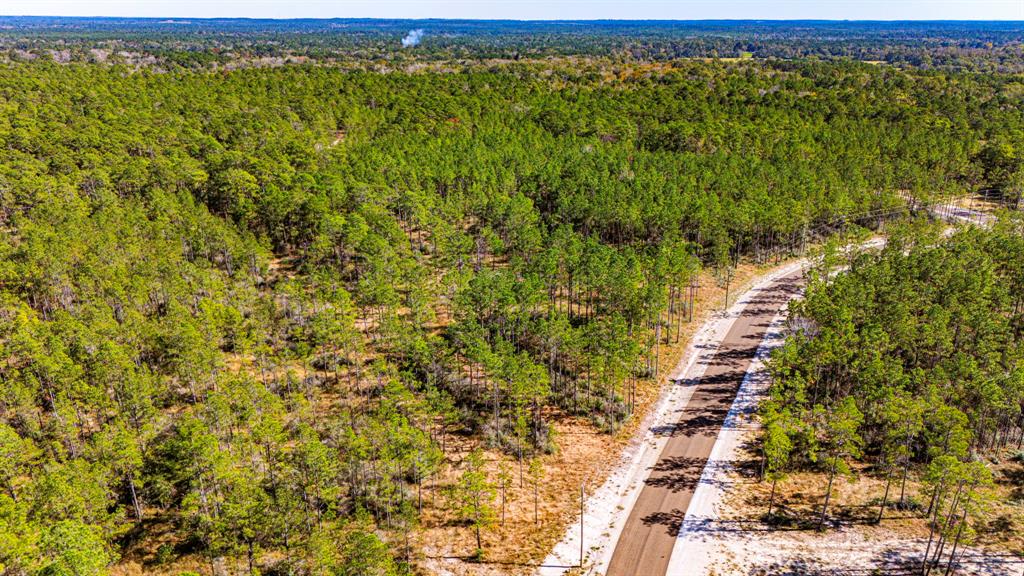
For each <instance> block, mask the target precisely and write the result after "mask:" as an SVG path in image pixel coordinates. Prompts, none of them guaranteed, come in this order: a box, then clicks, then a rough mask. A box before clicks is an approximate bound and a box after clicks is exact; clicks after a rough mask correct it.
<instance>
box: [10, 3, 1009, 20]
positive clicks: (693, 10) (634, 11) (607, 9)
mask: <svg viewBox="0 0 1024 576" xmlns="http://www.w3.org/2000/svg"><path fill="white" fill-rule="evenodd" d="M0 14H3V15H48V16H50V15H57V16H152V17H192V18H202V17H208V18H215V17H228V16H245V17H251V18H364V17H375V18H511V19H539V20H545V19H580V20H588V19H598V18H615V19H666V20H672V19H678V20H698V19H746V18H751V19H799V18H809V19H818V18H820V19H835V20H1024V0H0Z"/></svg>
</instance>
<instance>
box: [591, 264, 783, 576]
mask: <svg viewBox="0 0 1024 576" xmlns="http://www.w3.org/2000/svg"><path fill="white" fill-rule="evenodd" d="M802 274H803V272H802V271H797V272H795V273H793V274H790V275H788V276H783V277H782V278H779V279H778V280H776V281H775V282H773V283H772V284H770V285H769V286H767V287H765V288H764V289H762V290H761V291H760V293H759V294H757V295H755V296H754V297H753V298H752V299H751V301H750V302H749V303H748V304H747V305H746V306H745V307H744V308H743V310H742V312H740V316H739V317H738V318H737V319H736V320H735V322H734V323H733V325H732V327H731V328H730V329H729V332H728V333H727V334H726V336H725V338H724V339H723V340H722V342H721V343H720V344H719V346H718V348H717V349H716V350H715V351H714V352H713V353H710V354H708V356H707V357H702V358H700V359H699V360H698V361H699V362H704V363H705V364H706V368H705V370H704V373H703V375H701V376H700V377H699V378H697V379H695V381H691V382H684V384H687V385H691V386H696V389H695V390H694V392H693V395H692V396H691V397H690V401H689V402H688V403H687V405H686V408H685V409H683V411H682V413H681V414H680V417H679V419H678V421H677V422H676V423H675V424H674V425H672V426H669V427H666V428H667V429H666V430H663V431H658V432H659V433H662V434H665V435H668V436H669V439H668V442H667V443H666V444H665V447H664V448H663V449H662V452H661V454H660V455H659V457H658V460H657V462H656V463H655V464H654V466H653V467H652V468H651V470H650V474H649V475H648V477H647V480H645V483H644V486H643V488H642V490H641V492H640V495H639V497H638V498H637V500H636V504H635V505H634V506H633V509H632V511H631V512H630V514H629V518H628V519H627V520H626V524H625V526H624V527H623V530H622V534H621V535H620V536H619V541H618V542H617V543H616V545H615V550H614V552H613V553H612V559H611V562H610V563H609V565H608V571H607V573H606V575H607V576H660V575H662V574H665V573H666V569H667V568H668V562H669V557H670V556H671V555H672V548H673V546H674V545H675V542H676V536H677V535H678V534H679V528H680V526H681V525H682V523H683V518H685V516H686V509H687V507H689V505H690V499H691V498H692V497H693V492H694V490H695V489H696V488H697V483H698V482H699V481H700V477H701V473H702V472H703V470H704V465H705V463H707V460H708V456H710V455H711V449H712V448H713V447H714V445H715V439H716V438H717V437H718V431H719V429H720V428H721V427H722V424H723V423H724V422H725V417H726V415H727V414H728V413H729V408H730V407H731V406H732V403H733V400H734V399H735V398H736V393H737V392H738V391H739V388H740V384H741V383H742V382H743V378H744V376H745V375H746V373H747V369H748V368H749V367H750V363H751V361H753V359H754V356H755V355H756V353H757V349H758V347H759V346H760V345H761V342H762V340H764V337H765V333H766V332H767V330H768V327H769V324H770V323H771V321H772V319H773V318H775V316H776V315H777V314H778V313H779V311H780V310H781V309H782V308H783V307H784V306H785V305H786V303H787V302H789V301H790V300H792V299H793V298H795V297H796V296H797V295H798V294H799V291H800V286H801V282H802Z"/></svg>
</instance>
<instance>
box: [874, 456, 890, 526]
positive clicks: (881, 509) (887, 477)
mask: <svg viewBox="0 0 1024 576" xmlns="http://www.w3.org/2000/svg"><path fill="white" fill-rule="evenodd" d="M890 486H892V468H890V469H889V471H888V472H887V473H886V475H885V494H884V495H882V505H881V506H879V507H878V518H876V519H875V524H881V522H882V513H883V512H885V505H886V503H887V502H888V501H889V487H890Z"/></svg>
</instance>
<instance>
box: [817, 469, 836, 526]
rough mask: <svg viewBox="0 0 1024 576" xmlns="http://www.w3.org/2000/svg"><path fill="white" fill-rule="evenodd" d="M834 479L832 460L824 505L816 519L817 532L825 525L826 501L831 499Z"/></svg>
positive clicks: (834, 470) (834, 471)
mask: <svg viewBox="0 0 1024 576" xmlns="http://www.w3.org/2000/svg"><path fill="white" fill-rule="evenodd" d="M835 477H836V461H835V460H834V459H833V460H832V469H831V470H829V474H828V489H827V490H826V491H825V504H824V505H823V506H822V507H821V516H819V517H818V530H821V527H822V526H824V525H825V514H826V512H828V501H829V500H831V499H832V481H833V480H834V479H835Z"/></svg>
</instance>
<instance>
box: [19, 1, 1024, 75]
mask: <svg viewBox="0 0 1024 576" xmlns="http://www.w3.org/2000/svg"><path fill="white" fill-rule="evenodd" d="M412 30H417V31H419V32H421V33H422V34H421V40H422V42H420V43H418V44H415V45H408V44H407V43H403V42H402V39H403V38H404V37H405V36H406V35H407V34H408V33H409V32H410V31H412ZM1022 46H1024V27H1022V26H1021V24H1020V23H1019V22H985V21H959V22H956V21H932V22H928V21H923V22H907V21H903V22H886V21H878V22H871V21H847V22H839V21H822V20H805V21H771V20H747V21H744V20H721V21H708V20H701V21H642V20H641V21H620V20H605V21H600V20H597V21H595V20H588V21H514V20H437V19H426V20H401V19H333V20H312V19H296V20H259V19H236V18H217V19H202V18H199V19H192V18H189V19H184V18H176V19H161V18H60V17H12V16H2V15H0V57H2V56H3V52H7V55H8V56H9V57H11V58H14V59H23V58H26V57H35V56H43V57H53V58H55V59H59V60H62V61H79V62H89V61H95V60H98V59H100V60H104V59H107V58H113V59H116V60H121V61H125V60H127V61H131V62H133V63H135V64H138V65H145V66H151V65H156V66H160V67H186V68H202V67H211V66H224V65H231V64H235V63H238V62H249V63H263V64H269V63H272V62H284V61H286V60H288V59H309V60H313V61H317V62H331V63H346V64H351V65H359V66H365V65H373V64H375V63H376V64H381V63H384V64H386V65H389V66H390V65H402V64H406V63H408V62H411V61H433V62H445V61H451V60H454V59H473V60H481V59H484V60H486V59H515V60H519V59H523V58H527V59H529V58H548V57H566V56H585V57H588V58H589V57H598V58H610V59H612V60H615V61H619V62H637V61H639V62H650V61H662V62H664V61H670V60H673V59H679V58H741V57H755V58H769V59H783V60H790V59H827V60H831V59H844V60H861V61H870V62H885V63H888V64H891V65H894V66H901V67H914V68H937V69H943V70H975V71H988V72H997V71H998V72H1020V71H1022V70H1024V64H1022V57H1024V47H1022ZM410 48H414V49H410Z"/></svg>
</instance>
